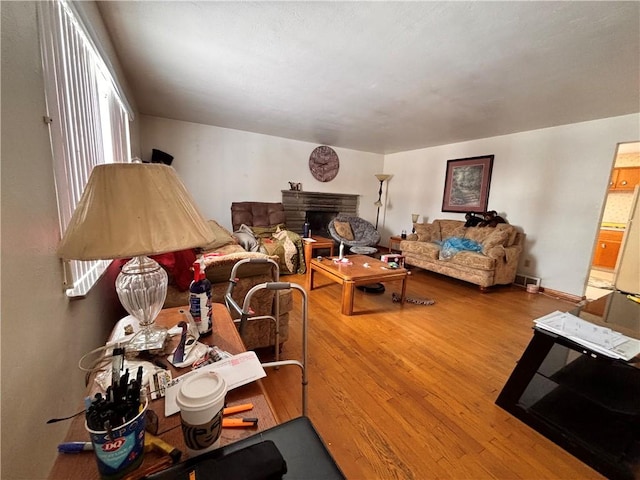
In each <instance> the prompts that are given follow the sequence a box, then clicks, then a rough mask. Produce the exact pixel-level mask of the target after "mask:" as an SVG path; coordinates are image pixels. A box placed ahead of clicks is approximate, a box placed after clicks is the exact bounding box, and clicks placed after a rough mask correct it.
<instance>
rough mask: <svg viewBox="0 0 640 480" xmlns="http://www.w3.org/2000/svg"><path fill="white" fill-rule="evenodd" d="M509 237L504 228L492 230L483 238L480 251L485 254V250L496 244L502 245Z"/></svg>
mask: <svg viewBox="0 0 640 480" xmlns="http://www.w3.org/2000/svg"><path fill="white" fill-rule="evenodd" d="M508 239H509V232H507V231H505V230H494V231H493V233H492V234H491V235H489V236H488V237H487V238H485V239H484V240H483V242H482V253H484V254H485V255H486V254H487V253H486V252H487V251H488V250H489V249H491V248H493V247H496V246H498V245H501V246H504V245H505V244H506V242H507V240H508Z"/></svg>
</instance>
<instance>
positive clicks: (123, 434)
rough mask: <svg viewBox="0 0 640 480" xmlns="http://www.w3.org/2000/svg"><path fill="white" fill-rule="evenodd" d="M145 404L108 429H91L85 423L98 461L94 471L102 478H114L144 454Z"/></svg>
mask: <svg viewBox="0 0 640 480" xmlns="http://www.w3.org/2000/svg"><path fill="white" fill-rule="evenodd" d="M148 405H149V403H148V401H146V400H145V402H144V405H143V407H142V408H141V410H140V413H138V415H136V416H135V417H134V418H132V419H131V420H129V421H128V422H126V423H124V424H122V425H118V426H115V427H114V428H112V429H111V430H109V431H107V430H92V429H90V428H89V426H88V425H87V423H86V422H85V428H86V429H87V431H88V432H89V435H90V436H91V443H93V450H94V452H95V454H96V461H97V462H98V472H99V473H100V478H101V479H103V480H117V479H120V478H123V477H124V476H125V475H127V474H128V473H129V472H131V471H133V470H135V469H136V468H138V467H139V466H140V464H141V463H142V458H143V456H144V432H145V430H144V428H145V412H146V411H147V407H148Z"/></svg>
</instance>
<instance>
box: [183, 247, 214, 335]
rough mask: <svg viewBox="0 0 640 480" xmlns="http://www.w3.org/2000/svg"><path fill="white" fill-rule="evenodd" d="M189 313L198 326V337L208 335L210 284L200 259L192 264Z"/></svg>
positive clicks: (210, 328) (210, 327)
mask: <svg viewBox="0 0 640 480" xmlns="http://www.w3.org/2000/svg"><path fill="white" fill-rule="evenodd" d="M189 313H191V316H192V317H193V320H194V321H195V322H196V325H197V326H198V332H200V336H205V335H209V334H210V333H211V330H212V327H213V319H212V316H211V282H210V281H209V280H208V279H207V277H206V275H205V272H204V262H203V261H202V259H198V260H196V261H195V262H194V263H193V282H191V285H190V286H189Z"/></svg>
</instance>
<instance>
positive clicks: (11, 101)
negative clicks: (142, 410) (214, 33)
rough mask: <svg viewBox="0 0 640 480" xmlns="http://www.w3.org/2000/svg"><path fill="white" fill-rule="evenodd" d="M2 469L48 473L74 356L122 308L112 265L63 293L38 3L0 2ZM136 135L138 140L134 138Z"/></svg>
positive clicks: (77, 389)
mask: <svg viewBox="0 0 640 480" xmlns="http://www.w3.org/2000/svg"><path fill="white" fill-rule="evenodd" d="M1 14H2V192H1V193H2V202H1V208H2V257H1V261H2V289H1V295H2V302H1V307H2V317H1V318H2V325H1V328H2V334H1V338H2V394H1V399H2V462H1V465H2V472H1V474H0V477H1V478H2V479H3V480H14V479H29V480H33V479H41V478H46V477H47V474H48V472H49V470H50V468H51V464H52V462H53V460H54V459H55V457H56V455H57V450H56V445H57V444H58V443H59V442H60V441H62V439H63V437H64V435H65V433H66V431H67V429H68V427H69V424H68V422H60V423H57V424H54V425H46V423H45V422H46V421H47V420H48V419H49V418H52V417H63V416H67V415H70V414H72V413H75V412H77V411H78V410H79V407H80V406H81V405H82V399H83V397H84V393H85V385H84V373H83V372H81V371H80V370H79V369H78V368H77V364H78V360H79V359H80V357H81V356H82V355H83V354H84V353H86V352H88V351H90V350H92V349H94V348H96V347H97V346H99V345H101V344H103V343H104V339H105V338H106V336H107V334H108V332H109V331H110V330H111V328H112V326H113V323H114V321H115V320H116V319H117V318H118V316H119V315H121V313H122V311H121V310H120V306H119V302H118V299H117V296H116V294H115V290H114V278H115V277H114V274H115V272H113V271H112V270H110V271H108V272H107V274H106V275H105V276H104V277H103V278H102V279H101V280H100V281H99V283H98V285H97V286H96V287H94V289H93V290H92V291H91V292H90V294H89V295H88V296H87V298H85V299H81V300H75V301H69V300H68V299H67V298H66V296H65V295H64V293H63V291H62V271H61V264H60V261H59V259H58V258H57V256H56V255H55V250H56V247H57V245H58V242H59V240H60V230H59V226H58V214H57V208H56V197H55V191H54V180H53V164H52V158H51V146H50V144H49V135H48V130H47V126H46V124H45V123H44V122H43V121H42V117H43V115H44V114H45V102H44V80H43V75H42V68H41V60H40V47H39V44H38V30H37V22H36V2H2V9H1ZM133 140H134V142H135V143H137V138H135V136H134V139H133Z"/></svg>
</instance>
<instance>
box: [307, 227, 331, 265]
mask: <svg viewBox="0 0 640 480" xmlns="http://www.w3.org/2000/svg"><path fill="white" fill-rule="evenodd" d="M302 243H304V262H305V264H306V266H307V273H309V262H310V261H311V259H312V258H313V252H314V251H315V250H319V249H321V248H328V249H329V256H330V257H333V245H334V243H333V240H331V239H330V238H325V237H319V236H316V235H312V236H311V238H310V239H309V238H303V239H302Z"/></svg>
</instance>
